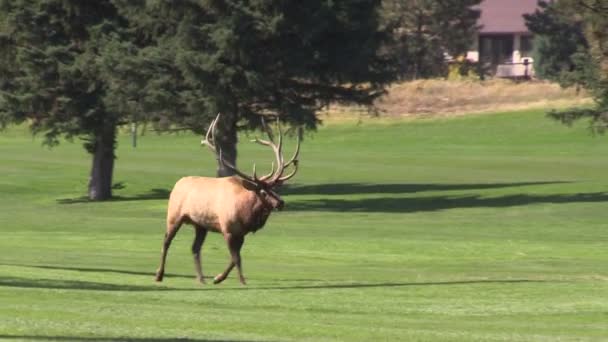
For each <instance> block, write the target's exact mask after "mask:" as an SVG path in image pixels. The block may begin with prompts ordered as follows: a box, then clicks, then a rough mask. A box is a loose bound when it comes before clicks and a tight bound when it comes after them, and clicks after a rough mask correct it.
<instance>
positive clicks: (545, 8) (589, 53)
mask: <svg viewBox="0 0 608 342" xmlns="http://www.w3.org/2000/svg"><path fill="white" fill-rule="evenodd" d="M539 7H540V8H539V9H538V10H537V11H536V12H535V13H534V14H531V15H527V16H526V22H527V25H528V28H529V29H530V30H531V31H532V32H533V33H534V34H535V39H534V45H535V53H534V54H535V56H534V67H535V70H536V73H537V75H538V76H539V77H541V78H544V79H549V80H552V81H556V82H558V83H559V84H561V85H562V86H564V87H578V88H581V89H584V90H586V91H587V92H588V93H589V94H590V95H591V96H592V97H593V100H594V106H593V107H591V108H575V109H570V110H564V111H552V112H550V113H549V116H550V117H552V118H554V119H557V120H560V121H562V122H563V123H565V124H571V123H572V122H574V121H575V120H578V119H581V118H589V119H590V122H591V128H592V129H593V130H594V131H595V132H604V131H605V129H606V127H607V125H608V3H606V1H604V0H559V1H539Z"/></svg>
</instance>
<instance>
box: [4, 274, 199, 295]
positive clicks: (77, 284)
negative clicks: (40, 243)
mask: <svg viewBox="0 0 608 342" xmlns="http://www.w3.org/2000/svg"><path fill="white" fill-rule="evenodd" d="M152 279H153V278H152V277H150V283H151V284H152V283H153V282H154V281H153V280H152ZM0 287H18V288H34V289H54V290H85V291H87V290H88V291H140V292H141V291H175V290H180V291H191V290H196V289H195V288H192V289H173V288H168V287H161V286H154V284H152V285H151V286H140V285H126V284H108V283H98V282H92V281H82V280H69V279H62V280H59V279H33V278H19V277H6V276H3V277H0Z"/></svg>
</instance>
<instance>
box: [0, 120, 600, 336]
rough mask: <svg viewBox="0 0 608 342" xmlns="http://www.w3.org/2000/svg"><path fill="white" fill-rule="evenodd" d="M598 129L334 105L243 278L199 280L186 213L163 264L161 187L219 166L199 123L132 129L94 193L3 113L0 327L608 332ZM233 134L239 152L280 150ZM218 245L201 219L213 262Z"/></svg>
mask: <svg viewBox="0 0 608 342" xmlns="http://www.w3.org/2000/svg"><path fill="white" fill-rule="evenodd" d="M607 139H608V137H595V138H594V137H592V136H591V135H590V134H589V132H588V131H587V130H586V128H585V125H584V124H581V125H579V126H576V127H574V128H567V127H563V126H560V125H559V124H557V123H554V122H552V121H549V120H547V119H545V118H544V115H543V113H542V112H540V111H537V112H520V113H506V114H497V115H483V116H469V117H461V118H454V119H442V120H423V121H413V122H401V123H394V122H393V123H387V122H379V123H365V124H363V125H355V124H348V123H343V124H330V125H328V126H326V127H324V128H321V129H320V130H319V131H318V132H317V133H315V134H313V135H309V136H307V139H306V141H305V143H304V144H303V148H302V153H301V165H302V166H301V172H300V173H299V174H298V175H297V176H296V177H295V178H294V182H293V184H291V185H290V186H289V187H288V188H287V189H284V191H283V193H284V194H285V196H284V199H285V200H286V202H287V208H286V211H283V212H280V213H275V214H273V216H272V217H271V218H270V220H269V222H268V224H267V225H266V227H265V228H264V229H263V230H262V231H259V232H258V233H256V234H255V235H250V236H248V238H247V240H246V243H245V247H244V251H243V258H244V270H245V275H246V276H247V277H248V282H249V285H248V286H246V287H243V286H240V285H239V284H238V281H237V279H235V274H232V275H231V276H230V277H229V278H228V279H227V280H226V281H225V282H224V283H223V284H221V285H215V286H214V285H210V284H209V285H205V286H199V285H197V284H196V283H195V282H194V268H193V263H192V257H191V255H190V244H191V242H192V238H193V232H192V229H191V228H190V227H189V226H185V227H183V228H182V230H181V231H180V233H179V234H178V236H177V238H176V240H175V241H174V244H173V245H172V247H171V251H170V253H169V259H168V265H167V272H168V275H167V276H166V278H165V281H164V282H163V283H161V284H156V283H155V282H154V280H153V274H154V271H155V269H156V267H157V265H158V259H159V251H160V245H161V239H162V236H163V232H164V226H163V225H164V216H165V207H166V198H167V196H168V192H169V191H170V189H171V187H172V186H173V184H174V182H175V181H176V180H177V179H178V178H179V177H181V176H183V175H212V174H213V172H214V167H213V161H214V159H213V157H212V156H211V154H210V153H209V152H208V151H206V150H204V149H202V148H201V147H200V146H199V145H198V143H199V141H200V137H197V136H194V135H179V136H156V135H154V134H151V133H148V134H147V135H146V136H145V137H142V138H141V139H140V141H139V143H140V144H139V146H138V147H137V149H133V148H131V147H130V145H129V137H128V136H127V135H123V136H122V137H121V140H120V146H119V150H118V160H117V164H116V172H115V180H114V181H115V182H116V183H118V184H119V185H120V186H119V189H117V190H116V191H115V195H117V196H118V197H117V199H116V200H114V201H111V202H105V203H89V202H87V201H86V200H83V199H82V196H83V195H84V193H85V187H86V181H87V174H88V171H89V163H90V161H89V158H88V156H87V155H86V154H85V152H84V150H83V149H82V148H81V146H80V144H79V143H75V144H70V143H64V144H62V145H60V146H59V147H58V148H55V149H53V150H48V149H47V148H45V147H41V146H40V139H32V137H31V136H30V135H29V133H27V131H26V129H25V128H24V127H18V128H12V129H10V130H8V131H5V132H2V133H0V234H1V235H0V236H1V238H0V340H8V341H20V340H24V341H30V340H31V341H80V340H84V341H114V340H123V341H142V342H143V341H153V342H154V341H155V342H164V341H173V340H180V341H216V340H239V341H291V340H294V341H295V340H298V341H300V340H307V341H333V340H340V341H556V340H564V341H569V340H577V341H579V340H588V341H600V340H608V177H607V175H608V172H607V171H608V140H607ZM242 141H243V143H242V144H241V146H240V154H241V156H242V158H241V159H240V160H239V162H240V165H241V168H242V169H244V170H250V165H251V164H252V162H253V161H255V162H257V165H258V169H260V167H261V166H266V165H267V167H269V166H270V161H271V160H272V153H271V152H270V151H265V150H264V149H263V148H262V147H260V146H257V145H253V144H248V143H247V139H242ZM250 145H251V146H250ZM287 151H291V145H290V146H288V147H287ZM227 262H228V252H227V250H226V248H225V246H224V243H223V240H222V239H221V237H220V236H219V235H217V234H213V235H209V237H208V238H207V241H206V244H205V246H204V248H203V270H204V272H205V273H206V276H208V277H211V276H213V275H215V274H217V273H219V272H220V271H221V270H222V269H223V268H224V267H225V265H226V264H227Z"/></svg>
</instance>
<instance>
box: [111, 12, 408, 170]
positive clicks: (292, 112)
mask: <svg viewBox="0 0 608 342" xmlns="http://www.w3.org/2000/svg"><path fill="white" fill-rule="evenodd" d="M121 6H124V8H125V11H126V13H129V18H130V20H131V21H133V22H137V23H138V24H137V26H138V27H147V28H146V29H145V31H146V32H153V34H152V35H151V39H153V40H154V41H155V44H156V48H157V51H159V52H157V54H159V55H161V54H162V55H164V57H165V58H166V59H165V60H166V61H170V62H168V63H165V65H167V64H168V65H169V66H168V68H169V69H170V71H168V72H167V73H165V74H164V75H162V77H164V78H165V79H164V80H157V82H159V83H162V84H164V85H166V87H165V88H163V92H165V93H167V94H172V96H171V97H169V98H170V99H172V101H167V102H165V103H164V104H161V107H159V108H163V109H166V110H165V111H164V112H163V111H160V110H159V111H158V114H159V115H157V116H155V119H156V120H157V123H158V122H160V123H169V124H170V123H175V122H178V123H179V126H180V127H187V128H189V129H191V130H192V131H194V132H196V133H199V134H200V133H201V132H204V129H205V126H206V125H207V124H208V122H209V121H210V119H211V118H213V117H214V116H215V115H216V114H217V113H218V112H221V113H222V116H223V121H222V123H221V124H222V126H221V127H218V128H219V129H220V132H221V134H220V136H221V139H220V141H219V142H218V144H219V146H220V147H221V151H222V154H223V157H224V158H225V159H227V160H229V161H231V162H233V163H235V162H236V144H237V131H238V130H239V129H255V128H256V127H259V126H260V125H261V122H262V121H261V118H262V117H265V118H266V119H267V121H268V120H274V119H275V118H277V117H278V118H280V119H281V120H282V121H284V122H288V123H291V124H293V125H305V126H307V127H308V128H314V127H315V126H316V125H317V124H318V118H317V117H316V113H317V111H318V110H319V109H320V108H322V107H323V106H326V105H327V104H329V103H333V102H343V103H356V104H361V105H372V103H373V100H374V99H375V98H376V97H378V96H379V95H381V94H382V93H383V92H384V88H385V86H386V85H387V84H388V83H389V82H390V81H392V80H393V79H394V78H395V76H396V75H395V73H394V64H393V63H392V61H391V60H390V59H389V58H387V56H383V55H382V54H381V53H380V48H381V46H382V44H383V42H384V40H385V38H386V36H385V34H384V32H381V31H380V21H379V15H378V9H379V6H380V1H378V0H349V1H347V0H341V1H340V0H337V1H326V0H310V1H282V0H252V1H229V0H212V1H182V2H173V1H151V2H146V11H144V12H142V11H137V10H136V6H138V3H137V2H130V1H122V2H121ZM129 7H131V9H129ZM167 75H170V78H167V77H166V76H167ZM159 76H161V75H159ZM165 115H169V116H171V117H170V118H167V117H165ZM218 174H219V175H227V174H228V170H223V169H221V168H220V169H219V170H218Z"/></svg>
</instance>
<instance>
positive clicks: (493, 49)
mask: <svg viewBox="0 0 608 342" xmlns="http://www.w3.org/2000/svg"><path fill="white" fill-rule="evenodd" d="M537 8H538V4H537V0H483V1H482V2H481V4H480V5H479V10H480V11H481V15H480V18H479V20H478V24H479V26H480V29H479V33H478V36H477V37H476V38H475V40H474V44H473V47H472V48H471V51H469V52H468V53H467V59H469V60H471V61H474V62H481V63H482V65H483V66H484V68H486V69H487V70H488V71H489V72H490V73H491V74H494V75H496V76H497V77H529V76H532V75H533V72H534V71H533V65H532V62H533V61H532V57H531V52H532V34H531V33H530V31H529V30H528V28H527V27H526V23H525V20H524V18H523V15H524V14H528V13H534V11H535V10H536V9H537Z"/></svg>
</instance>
